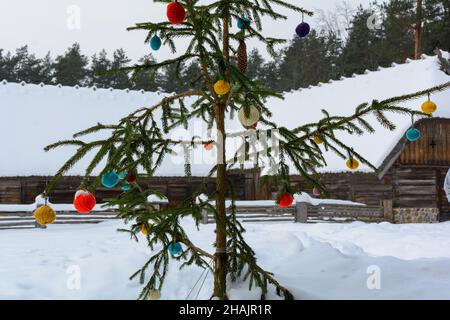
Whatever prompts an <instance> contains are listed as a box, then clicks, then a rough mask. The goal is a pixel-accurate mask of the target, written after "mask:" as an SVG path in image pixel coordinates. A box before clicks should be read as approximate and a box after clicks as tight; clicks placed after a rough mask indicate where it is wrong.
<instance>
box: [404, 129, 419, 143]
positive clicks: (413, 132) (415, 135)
mask: <svg viewBox="0 0 450 320" xmlns="http://www.w3.org/2000/svg"><path fill="white" fill-rule="evenodd" d="M420 136H421V134H420V131H419V130H417V129H416V128H411V129H409V130H408V131H406V139H408V141H411V142H412V141H417V140H419V139H420Z"/></svg>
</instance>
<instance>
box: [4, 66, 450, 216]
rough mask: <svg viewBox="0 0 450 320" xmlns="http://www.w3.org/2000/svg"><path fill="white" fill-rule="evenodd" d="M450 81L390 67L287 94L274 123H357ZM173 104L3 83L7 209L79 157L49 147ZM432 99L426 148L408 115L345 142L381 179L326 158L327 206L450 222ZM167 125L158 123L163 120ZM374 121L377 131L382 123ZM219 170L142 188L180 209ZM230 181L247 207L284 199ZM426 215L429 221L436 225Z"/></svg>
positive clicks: (445, 129) (134, 95)
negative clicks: (398, 99) (341, 203)
mask: <svg viewBox="0 0 450 320" xmlns="http://www.w3.org/2000/svg"><path fill="white" fill-rule="evenodd" d="M449 80H450V77H449V76H448V75H446V74H445V73H444V72H442V71H441V70H440V67H439V64H438V61H437V59H436V58H435V57H424V58H423V59H421V60H417V61H407V63H405V64H402V65H394V66H393V67H392V68H381V69H380V70H379V71H376V72H367V73H366V74H363V75H358V76H355V77H352V78H346V79H343V80H341V81H332V82H330V83H327V84H321V85H320V86H317V87H313V88H309V89H302V90H298V91H295V92H290V93H286V97H285V100H284V101H281V100H278V99H274V100H271V101H268V104H270V105H271V108H272V111H273V119H272V120H273V121H275V122H277V123H279V124H280V125H283V126H285V127H286V128H295V127H297V126H298V125H300V124H302V123H311V122H315V121H317V119H321V118H322V116H323V115H322V112H321V108H322V106H324V108H326V109H327V111H329V112H330V114H334V115H346V114H351V113H352V112H353V111H354V108H355V107H356V106H357V105H359V104H360V103H361V102H364V101H371V99H384V98H390V97H393V96H396V95H400V94H406V93H411V92H416V91H420V90H423V89H425V88H429V87H432V86H435V85H437V84H441V83H444V82H447V81H449ZM380 88H383V90H380ZM164 95H165V94H164V93H160V92H143V91H132V90H113V89H97V88H80V87H64V86H47V85H43V84H41V85H33V84H25V83H7V82H6V81H1V82H0V116H1V117H2V118H3V119H5V121H4V122H3V123H2V126H0V147H1V149H2V157H0V204H28V203H33V202H34V199H35V197H36V196H37V195H38V194H40V193H42V191H43V190H44V189H45V186H46V184H47V182H48V180H49V179H50V176H51V175H52V174H54V173H55V172H56V170H57V169H58V168H59V166H60V165H62V163H64V161H65V160H67V159H68V157H70V155H71V154H72V152H67V150H63V151H60V150H57V151H53V152H49V153H45V152H44V151H43V147H44V146H46V145H48V144H50V143H54V142H55V141H57V140H62V139H67V138H70V137H71V135H72V134H73V133H74V132H78V131H80V130H83V129H86V128H88V127H90V126H92V125H95V124H96V123H98V122H101V123H105V124H110V123H116V122H117V121H118V120H119V119H120V118H122V117H123V116H124V115H126V114H128V113H130V112H132V111H134V110H135V109H136V108H137V107H142V106H149V105H152V104H154V103H156V102H158V101H160V99H161V98H162V97H163V96H164ZM341 97H345V103H343V104H336V101H338V100H339V99H340V98H341ZM432 99H433V100H434V101H435V102H436V103H437V104H438V111H437V112H436V113H435V116H436V117H435V118H427V119H422V120H419V121H417V122H416V123H415V126H416V127H417V128H418V129H419V130H420V131H421V133H422V137H421V139H420V140H418V141H416V142H409V141H407V140H406V139H405V138H404V135H405V132H406V130H407V129H408V128H409V127H410V126H411V121H410V120H409V119H407V117H404V116H401V115H399V116H395V115H389V118H390V119H391V120H393V121H394V122H395V124H396V125H397V129H396V130H394V131H393V132H391V131H388V130H386V129H385V128H382V127H381V126H379V125H374V127H375V129H376V132H375V133H374V134H367V135H364V136H362V137H357V136H349V135H343V136H342V137H341V138H342V140H343V142H344V143H346V144H347V145H352V146H354V147H355V150H358V151H360V152H361V149H363V150H362V151H363V152H361V153H362V154H363V156H365V157H366V159H368V160H369V161H370V162H372V163H373V164H374V165H375V166H377V167H378V170H377V171H376V172H372V171H371V170H369V168H368V167H366V166H363V165H362V166H361V168H360V171H356V172H349V171H348V170H346V168H345V161H342V159H340V158H338V157H336V156H335V155H334V154H332V153H331V152H326V153H325V154H324V156H325V158H326V160H327V163H328V165H327V167H326V168H324V171H323V172H322V173H321V175H320V180H321V182H322V184H324V185H325V186H326V189H327V190H328V194H327V195H326V197H327V198H334V199H341V200H351V201H355V202H361V203H365V204H367V205H372V206H374V205H375V206H376V205H379V204H380V202H381V201H384V200H392V205H393V207H394V213H395V212H397V213H398V216H399V218H398V219H393V220H394V221H398V222H416V221H422V222H431V221H435V220H437V219H439V220H441V221H443V220H450V204H449V203H448V200H447V197H446V196H445V194H444V191H443V181H444V178H445V175H446V172H447V170H448V169H449V167H450V112H449V110H448V107H449V106H448V104H449V103H450V94H449V93H448V92H442V93H439V94H437V95H434V96H433V97H432ZM420 104H421V101H418V102H417V108H420ZM311 106H314V107H317V108H313V107H311ZM287 107H289V109H286V108H287ZM287 110H289V112H287ZM295 115H301V116H298V117H297V116H295ZM394 116H395V118H393V117H394ZM158 117H159V116H158V115H157V114H156V115H155V119H158ZM368 120H369V121H371V123H372V124H374V123H375V122H376V121H372V120H371V119H368ZM19 124H20V125H19ZM195 125H197V124H194V127H195ZM200 129H202V128H200ZM203 129H205V128H203ZM227 129H229V130H239V131H240V130H242V128H241V126H240V124H239V122H238V121H237V120H235V121H234V122H233V121H231V120H230V122H229V123H228V122H227ZM202 132H203V131H202ZM195 134H196V135H198V133H195ZM86 163H87V162H84V163H82V164H81V165H80V166H79V167H76V168H73V171H72V172H70V173H69V176H67V177H64V178H63V179H62V180H61V181H60V183H59V184H58V185H57V187H56V189H55V191H54V193H53V195H52V196H51V199H50V201H51V202H53V203H70V202H72V200H73V195H74V192H75V191H76V189H77V188H78V186H79V183H80V180H81V178H80V175H82V174H83V171H84V168H85V165H86ZM210 168H211V166H209V165H199V166H197V167H196V166H195V165H194V164H193V167H192V172H193V175H194V177H189V178H188V177H183V175H184V166H183V165H182V164H177V165H174V163H170V162H169V163H163V164H162V166H161V167H160V168H159V171H158V173H157V174H158V176H157V177H155V178H153V179H150V180H143V179H141V180H140V182H141V183H143V184H146V185H147V186H149V187H151V188H154V189H155V190H157V191H160V192H162V193H164V194H165V195H166V196H167V197H168V199H169V201H170V202H171V203H172V204H173V203H176V202H179V201H181V200H183V199H185V198H186V197H187V196H189V195H190V194H192V192H193V190H195V189H196V188H197V186H198V185H199V184H200V183H201V182H202V180H203V178H202V177H203V176H206V175H207V173H208V172H209V169H210ZM230 179H231V180H232V183H233V185H234V187H235V191H236V194H237V198H238V200H265V199H273V197H274V192H275V190H274V189H275V188H272V186H270V185H265V186H262V185H261V177H260V173H259V171H257V170H247V171H233V172H231V173H230ZM292 183H293V184H294V187H296V189H297V190H300V191H306V192H311V191H312V190H310V189H308V187H307V185H306V183H305V181H304V180H303V179H302V178H301V177H299V176H293V177H292ZM209 188H210V189H211V190H214V188H215V181H214V179H211V180H210V181H209ZM118 193H120V190H108V189H105V188H99V189H98V190H97V191H96V197H97V199H98V202H103V201H104V200H105V199H107V198H109V197H111V196H115V195H117V194H118ZM396 210H397V211H396ZM405 210H406V211H405ZM404 212H406V217H404V216H405V214H404ZM423 215H427V217H426V219H425V218H423V217H422V216H423ZM428 215H429V216H430V217H428ZM417 216H418V219H416V218H417Z"/></svg>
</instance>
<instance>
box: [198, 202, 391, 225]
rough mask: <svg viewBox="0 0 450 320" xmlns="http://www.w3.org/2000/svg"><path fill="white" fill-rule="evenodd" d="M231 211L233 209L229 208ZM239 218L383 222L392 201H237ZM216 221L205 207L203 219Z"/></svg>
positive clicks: (245, 220) (387, 217)
mask: <svg viewBox="0 0 450 320" xmlns="http://www.w3.org/2000/svg"><path fill="white" fill-rule="evenodd" d="M227 211H228V214H231V209H230V208H228V209H227ZM235 213H236V218H237V219H238V220H240V221H242V222H279V221H280V222H282V221H292V222H298V223H313V222H326V221H334V222H349V221H364V222H381V221H392V220H393V218H392V201H391V200H385V201H382V203H381V204H380V205H379V206H366V205H349V204H319V205H317V206H314V205H312V204H310V203H306V202H297V203H296V204H295V205H292V206H290V207H288V208H280V207H279V206H277V205H274V204H268V205H250V204H248V202H246V203H245V204H244V205H242V204H240V202H239V201H237V202H236V209H235ZM212 222H214V214H213V213H212V212H210V211H204V212H203V217H202V223H203V224H208V223H212Z"/></svg>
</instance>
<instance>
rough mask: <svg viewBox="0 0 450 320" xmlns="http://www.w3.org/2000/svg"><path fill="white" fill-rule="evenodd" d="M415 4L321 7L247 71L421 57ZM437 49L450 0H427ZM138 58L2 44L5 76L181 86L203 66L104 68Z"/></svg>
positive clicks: (429, 33)
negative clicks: (311, 25)
mask: <svg viewBox="0 0 450 320" xmlns="http://www.w3.org/2000/svg"><path fill="white" fill-rule="evenodd" d="M415 3H416V1H415V0H392V1H390V2H385V3H381V4H380V3H376V2H374V3H372V4H371V6H370V8H363V7H358V8H352V6H351V2H342V3H341V4H340V5H338V6H337V7H336V10H333V12H323V11H322V12H321V11H318V12H316V17H315V19H316V20H315V21H316V24H315V25H316V28H315V30H313V31H312V32H311V34H310V35H309V36H308V37H307V38H304V39H300V38H298V37H294V35H293V36H292V39H293V40H292V41H291V42H290V43H289V45H287V46H286V47H285V48H284V49H283V50H281V51H280V54H279V55H278V56H276V57H273V58H271V59H270V60H265V59H264V58H263V56H262V55H261V54H260V53H259V51H258V50H257V49H253V51H251V52H250V53H249V67H248V72H247V74H248V75H249V76H250V77H252V78H253V79H256V80H260V81H263V82H264V83H265V84H266V85H268V86H269V87H270V88H271V89H274V90H277V91H289V90H293V89H294V90H295V89H298V88H300V87H308V86H309V85H316V84H317V83H318V82H327V81H328V80H330V79H338V78H340V77H341V76H351V75H352V74H354V73H357V74H358V73H362V72H364V71H365V70H366V69H369V70H375V69H376V68H378V66H382V67H387V66H389V65H390V64H392V63H393V62H397V63H402V62H404V61H405V59H406V58H413V56H414V21H415ZM374 13H377V16H378V17H379V18H381V21H380V22H381V25H380V27H378V28H374V29H369V28H368V27H367V20H368V18H369V17H370V16H371V15H373V14H374ZM436 48H439V49H442V50H446V51H450V0H426V1H424V25H423V43H422V51H423V53H425V54H432V53H433V51H434V50H435V49H436ZM150 52H151V50H150V48H149V53H148V54H147V55H146V56H144V57H142V58H141V59H140V61H139V62H144V61H146V60H150V61H151V60H154V58H153V56H152V55H151V53H150ZM131 63H132V61H131V60H130V59H129V58H128V57H127V54H126V52H125V51H124V50H123V49H118V50H116V51H115V52H114V53H113V54H112V57H111V56H110V55H108V53H107V52H106V51H105V50H102V51H101V52H99V53H97V54H95V55H93V56H92V57H90V58H89V57H87V56H85V55H84V54H83V53H82V49H81V48H80V46H79V44H77V43H75V44H73V45H72V46H71V47H70V48H68V49H67V51H66V52H65V53H64V54H63V55H59V56H57V57H56V58H54V57H52V55H51V53H48V54H47V55H46V56H45V57H44V58H37V57H36V56H35V55H34V54H32V53H30V52H29V51H28V47H27V46H26V45H25V46H23V47H21V48H18V49H17V50H16V51H15V52H14V53H11V52H6V51H5V50H2V49H0V80H2V79H6V80H7V81H10V82H21V81H25V82H28V83H41V82H43V83H45V84H62V85H68V86H74V85H77V84H78V85H82V86H97V87H99V88H109V87H113V88H117V89H125V88H131V89H136V90H140V89H144V90H148V91H155V90H162V91H166V92H180V91H184V90H186V89H187V85H186V84H187V83H188V79H192V78H194V76H195V75H196V74H197V73H198V69H199V68H198V66H197V65H196V64H195V63H193V64H190V65H184V66H182V71H181V76H180V77H176V76H175V75H176V70H175V69H176V67H175V66H173V67H169V68H166V69H165V70H164V71H163V72H159V73H156V74H154V73H138V74H134V75H131V74H127V73H109V74H106V75H99V74H98V73H97V71H103V70H111V69H117V68H121V67H124V66H128V65H130V64H131ZM175 79H178V80H175ZM174 80H175V81H174Z"/></svg>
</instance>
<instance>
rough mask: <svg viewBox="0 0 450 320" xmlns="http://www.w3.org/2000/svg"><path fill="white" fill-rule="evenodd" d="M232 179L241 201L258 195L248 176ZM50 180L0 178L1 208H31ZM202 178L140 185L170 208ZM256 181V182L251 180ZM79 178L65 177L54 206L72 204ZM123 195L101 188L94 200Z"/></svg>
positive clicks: (163, 179)
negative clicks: (162, 197)
mask: <svg viewBox="0 0 450 320" xmlns="http://www.w3.org/2000/svg"><path fill="white" fill-rule="evenodd" d="M229 178H230V180H231V181H232V184H233V186H234V188H235V190H234V191H235V193H236V197H237V199H238V200H245V199H246V197H247V196H248V197H251V196H252V194H254V193H255V189H254V188H253V189H249V190H247V191H246V189H245V185H246V183H245V182H246V181H247V180H248V179H247V180H246V175H245V174H243V173H230V174H229ZM48 180H49V178H48V177H11V178H0V204H29V203H33V202H34V199H35V198H36V196H37V195H39V194H40V193H42V191H44V189H45V186H46V184H47V181H48ZM203 180H204V178H202V177H155V178H152V179H140V180H139V181H140V184H141V185H143V186H146V187H147V188H151V189H154V190H156V191H159V192H161V193H163V194H165V195H166V196H167V197H168V199H169V201H170V202H171V204H176V203H178V202H180V201H182V200H184V199H186V198H188V197H189V196H190V195H191V194H192V193H193V192H194V191H195V190H196V189H197V188H198V187H199V186H200V185H201V184H202V182H203ZM249 181H253V180H251V179H250V180H249ZM80 182H81V178H80V177H73V176H72V177H63V178H62V179H61V180H60V181H59V182H58V184H57V185H56V188H55V190H54V192H53V193H52V194H51V196H50V201H51V202H53V203H71V202H72V201H73V196H74V193H75V192H76V190H78V186H79V185H80ZM208 190H209V191H210V192H212V191H214V190H215V179H210V180H209V183H208ZM120 193H121V190H120V188H115V189H107V188H104V187H99V188H98V189H97V190H96V192H95V196H96V198H97V202H99V203H101V202H104V201H106V200H107V199H108V198H111V197H115V196H117V195H119V194H120Z"/></svg>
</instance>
